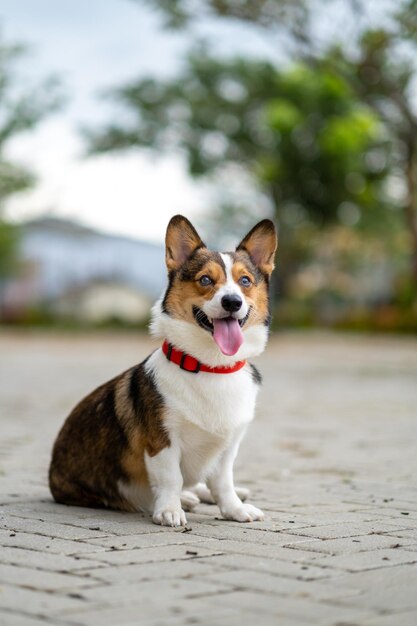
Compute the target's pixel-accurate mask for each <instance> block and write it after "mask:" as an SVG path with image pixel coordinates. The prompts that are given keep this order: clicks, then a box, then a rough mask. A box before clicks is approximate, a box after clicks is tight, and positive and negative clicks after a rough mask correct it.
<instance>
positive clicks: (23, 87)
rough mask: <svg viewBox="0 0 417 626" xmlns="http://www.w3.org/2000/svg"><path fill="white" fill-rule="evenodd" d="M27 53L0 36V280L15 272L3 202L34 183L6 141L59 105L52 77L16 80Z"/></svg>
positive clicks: (12, 236)
mask: <svg viewBox="0 0 417 626" xmlns="http://www.w3.org/2000/svg"><path fill="white" fill-rule="evenodd" d="M26 53H27V49H26V48H25V47H24V46H21V45H12V44H9V43H6V42H5V41H4V40H3V39H2V37H1V33H0V280H1V279H2V278H4V277H6V276H7V275H8V274H10V273H12V272H13V271H14V270H15V269H16V255H17V241H18V231H17V229H16V228H15V227H14V226H12V225H10V224H7V223H6V222H5V221H4V218H3V216H2V214H3V212H4V206H5V202H6V200H7V199H8V198H9V197H10V196H12V195H13V194H15V193H18V192H20V191H24V190H26V189H28V188H29V187H31V186H32V185H33V184H34V182H35V177H34V175H33V173H32V172H30V171H29V170H28V169H27V168H25V167H23V166H22V165H20V164H19V163H14V162H11V161H10V160H9V159H8V158H7V156H6V148H7V144H8V142H9V141H10V140H11V139H13V138H14V137H15V136H16V135H17V134H19V133H22V132H25V131H29V130H31V129H33V128H34V127H35V126H36V125H37V124H38V123H39V122H40V121H41V120H42V119H43V118H44V117H45V116H46V115H47V114H49V113H50V112H51V111H53V110H55V109H56V108H57V107H58V106H59V104H60V103H61V102H62V97H61V95H60V93H59V90H58V82H57V81H56V79H55V78H49V79H47V80H46V81H44V82H43V83H41V84H39V85H36V86H34V87H28V85H27V84H26V83H25V82H23V81H22V80H21V79H20V77H19V72H18V63H19V62H20V61H21V59H22V57H24V55H25V54H26Z"/></svg>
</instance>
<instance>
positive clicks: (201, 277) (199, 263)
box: [152, 215, 277, 365]
mask: <svg viewBox="0 0 417 626" xmlns="http://www.w3.org/2000/svg"><path fill="white" fill-rule="evenodd" d="M276 247H277V236H276V231H275V227H274V225H273V223H272V222H271V221H270V220H262V221H261V222H259V223H258V224H256V226H254V227H253V228H252V230H251V231H250V232H249V233H248V234H247V235H246V237H244V238H243V240H242V241H241V242H240V244H239V245H238V246H237V248H236V250H235V252H225V253H220V252H214V251H212V250H209V249H208V248H207V247H206V245H205V244H204V243H203V241H202V240H201V238H200V236H199V234H198V233H197V231H196V230H195V228H194V227H193V225H192V224H191V223H190V222H189V221H188V220H187V219H186V218H185V217H183V216H182V215H176V216H175V217H173V218H172V219H171V221H170V222H169V224H168V228H167V233H166V264H167V268H168V278H169V284H168V288H167V290H166V292H165V295H164V297H163V299H162V300H160V301H159V303H157V305H156V306H155V308H154V317H153V324H152V330H153V331H154V334H157V335H158V336H163V337H164V338H166V339H168V341H170V342H171V343H173V344H174V345H175V346H177V347H178V348H180V349H182V350H184V351H186V352H188V353H190V354H192V355H193V356H195V357H196V358H198V359H199V360H203V361H205V362H207V363H208V364H213V365H215V364H216V365H217V364H222V363H230V362H231V361H236V360H237V359H240V358H247V357H248V356H254V355H255V354H259V353H260V352H262V350H263V348H264V346H265V342H266V338H267V332H268V326H269V297H268V287H269V278H270V275H271V272H272V270H273V269H274V255H275V250H276ZM231 357H233V358H231Z"/></svg>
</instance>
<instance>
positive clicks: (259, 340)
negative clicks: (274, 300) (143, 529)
mask: <svg viewBox="0 0 417 626" xmlns="http://www.w3.org/2000/svg"><path fill="white" fill-rule="evenodd" d="M276 245H277V239H276V232H275V228H274V225H273V224H272V222H271V221H269V220H263V221H261V222H259V224H257V225H256V226H255V227H254V228H253V229H252V230H251V231H250V232H249V233H248V235H246V237H245V238H244V239H243V240H242V241H241V243H240V244H239V245H238V246H237V248H236V251H235V252H233V253H232V252H227V253H218V252H213V251H210V250H208V249H207V247H206V246H205V245H204V243H203V242H202V240H201V238H200V236H199V235H198V233H197V232H196V230H195V229H194V227H193V226H192V224H191V223H190V222H189V221H188V220H187V219H186V218H185V217H182V216H180V215H177V216H175V217H173V218H172V219H171V221H170V223H169V225H168V229H167V234H166V264H167V268H168V278H169V284H168V288H167V290H166V293H165V295H164V296H163V298H161V300H159V301H158V302H157V303H156V304H155V306H154V308H153V312H152V323H151V331H152V333H153V335H154V336H156V337H159V338H160V339H162V340H163V339H167V340H168V342H169V343H170V344H172V345H173V346H175V347H176V348H177V349H179V350H181V351H184V352H186V353H187V354H189V355H191V356H193V357H195V358H196V359H198V360H199V361H200V362H202V363H204V364H206V365H208V366H210V367H217V366H232V365H233V364H234V363H236V362H237V361H240V360H246V359H248V358H251V357H254V356H257V355H258V354H260V353H261V352H262V351H263V350H264V347H265V344H266V341H267V336H268V327H269V303H268V283H269V277H270V274H271V272H272V270H273V267H274V255H275V250H276ZM225 307H226V308H225ZM236 320H237V322H236ZM216 329H218V330H217V331H216ZM229 329H230V331H229ZM216 333H217V334H216ZM259 383H260V375H259V373H258V371H257V370H256V368H255V367H254V366H253V365H251V364H249V363H247V364H246V365H245V366H244V367H243V368H242V369H240V370H238V371H236V372H233V373H227V374H217V373H212V372H199V373H197V374H195V373H191V372H188V371H184V370H182V369H181V368H180V367H179V366H178V365H176V364H175V363H172V362H169V361H168V360H167V358H166V357H165V355H164V353H163V352H162V350H161V348H159V349H157V350H156V351H155V352H153V353H152V354H151V355H150V356H149V357H148V358H147V359H146V360H145V361H144V362H143V363H140V364H139V365H136V366H134V367H132V368H131V369H129V370H127V371H126V372H124V373H122V374H120V375H119V376H117V377H116V378H114V379H112V380H111V381H109V382H107V383H105V384H104V385H102V386H101V387H99V388H98V389H96V390H95V391H93V392H92V393H91V394H90V395H89V396H87V397H86V398H84V400H82V401H81V402H80V403H79V404H78V405H77V406H76V407H75V408H74V410H73V411H72V413H71V414H70V415H69V417H68V418H67V420H66V422H65V423H64V426H63V427H62V429H61V431H60V433H59V435H58V437H57V440H56V442H55V445H54V449H53V455H52V461H51V465H50V471H49V483H50V488H51V492H52V494H53V496H54V498H55V500H56V501H57V502H62V503H65V504H73V505H80V506H105V507H110V508H115V509H122V510H129V511H134V510H142V511H149V512H150V513H151V514H152V518H153V521H154V522H155V523H156V524H162V525H167V526H180V525H185V524H186V517H185V513H184V510H183V508H187V509H190V508H192V507H193V506H194V505H195V504H197V503H198V502H199V501H200V500H203V501H206V502H207V501H208V502H215V503H217V504H218V506H219V508H220V511H221V514H222V516H223V517H224V518H225V519H232V520H237V521H239V522H250V521H254V520H262V519H263V513H262V511H260V510H259V509H257V508H256V507H254V506H253V505H251V504H248V503H244V502H243V501H242V500H244V499H245V497H246V495H247V491H246V490H243V489H242V490H237V491H236V490H235V487H234V483H233V463H234V460H235V457H236V454H237V452H238V448H239V444H240V442H241V440H242V437H243V436H244V434H245V431H246V429H247V427H248V424H249V423H250V422H251V420H252V419H253V416H254V409H255V400H256V395H257V392H258V388H259ZM239 496H240V497H239Z"/></svg>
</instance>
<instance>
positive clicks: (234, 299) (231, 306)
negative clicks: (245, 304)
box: [222, 293, 242, 313]
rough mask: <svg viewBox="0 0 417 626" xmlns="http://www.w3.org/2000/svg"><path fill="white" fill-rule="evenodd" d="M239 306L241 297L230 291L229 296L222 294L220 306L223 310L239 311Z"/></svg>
mask: <svg viewBox="0 0 417 626" xmlns="http://www.w3.org/2000/svg"><path fill="white" fill-rule="evenodd" d="M241 306H242V298H241V297H240V296H238V295H237V294H235V293H232V294H230V295H229V296H223V298H222V307H223V308H224V310H225V311H229V313H234V312H235V311H239V309H240V307H241Z"/></svg>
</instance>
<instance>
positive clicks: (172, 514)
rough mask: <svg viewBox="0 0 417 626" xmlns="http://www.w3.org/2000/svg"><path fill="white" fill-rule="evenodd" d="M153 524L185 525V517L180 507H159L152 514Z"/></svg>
mask: <svg viewBox="0 0 417 626" xmlns="http://www.w3.org/2000/svg"><path fill="white" fill-rule="evenodd" d="M152 521H153V523H154V524H160V526H186V525H187V518H186V517H185V513H184V511H183V510H182V509H181V508H174V507H172V508H169V507H167V508H166V509H159V510H158V511H155V512H154V514H153V516H152Z"/></svg>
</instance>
